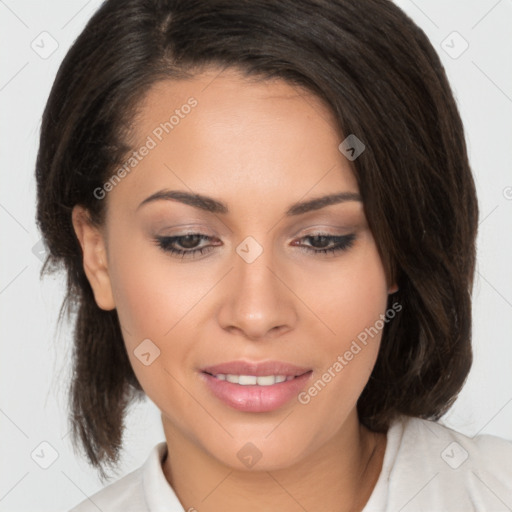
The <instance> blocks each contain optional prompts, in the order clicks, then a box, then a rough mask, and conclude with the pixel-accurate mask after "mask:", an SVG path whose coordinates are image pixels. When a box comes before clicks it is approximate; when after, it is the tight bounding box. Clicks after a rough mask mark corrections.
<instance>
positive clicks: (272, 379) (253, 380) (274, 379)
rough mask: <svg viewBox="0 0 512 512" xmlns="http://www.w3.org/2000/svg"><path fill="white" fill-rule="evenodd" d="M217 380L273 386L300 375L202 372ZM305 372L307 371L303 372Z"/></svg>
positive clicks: (244, 384) (240, 384)
mask: <svg viewBox="0 0 512 512" xmlns="http://www.w3.org/2000/svg"><path fill="white" fill-rule="evenodd" d="M204 373H206V374H207V375H210V376H212V377H214V378H216V379H218V380H225V381H227V382H231V384H238V385H239V386H273V385H274V384H280V383H281V382H286V381H290V380H293V379H296V378H297V377H300V376H301V375H304V374H301V375H259V376H258V375H236V374H232V373H227V374H226V373H218V374H217V375H214V374H211V373H208V372H204ZM304 373H307V372H304Z"/></svg>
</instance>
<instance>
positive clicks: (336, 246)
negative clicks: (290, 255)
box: [300, 233, 356, 254]
mask: <svg viewBox="0 0 512 512" xmlns="http://www.w3.org/2000/svg"><path fill="white" fill-rule="evenodd" d="M355 239H356V235H355V234H354V233H351V234H349V235H330V234H328V233H315V234H313V235H307V236H304V237H302V238H301V239H300V240H307V241H309V243H310V244H311V245H310V246H307V245H306V246H300V247H301V250H303V251H306V252H312V253H315V254H320V253H323V254H328V253H330V254H334V253H337V252H340V251H346V250H347V249H349V248H350V247H352V245H354V240H355Z"/></svg>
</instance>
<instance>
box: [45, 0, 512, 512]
mask: <svg viewBox="0 0 512 512" xmlns="http://www.w3.org/2000/svg"><path fill="white" fill-rule="evenodd" d="M36 174H37V184H38V213H37V218H38V224H39V227H40V229H41V231H42V234H43V236H44V239H45V242H46V244H47V246H48V248H49V251H50V254H49V257H48V260H47V262H46V264H45V269H46V270H48V269H51V268H56V265H58V264H62V265H64V267H65V269H66V271H67V275H68V293H67V297H66V300H65V303H64V305H67V306H69V307H71V308H72V309H73V310H74V311H76V314H77V316H76V329H75V339H74V342H75V353H74V370H75V371H74V376H73V381H72V384H71V389H70V399H71V405H72V417H71V424H72V428H73V435H74V440H75V443H76V444H77V445H78V444H80V445H81V446H82V447H83V449H84V452H85V455H86V457H87V458H88V460H89V461H90V463H91V464H92V465H94V466H95V467H97V468H98V470H99V471H100V473H101V475H102V476H103V477H105V476H106V473H105V467H106V466H109V465H110V466H111V467H114V466H115V464H116V462H117V461H118V457H119V452H120V449H121V448H122V433H123V420H124V416H125V413H126V411H127V409H128V407H129V405H130V403H131V402H132V401H133V400H136V399H142V398H143V397H144V396H148V397H149V398H150V399H151V400H152V401H153V402H154V403H155V404H156V405H157V406H158V407H159V409H160V410H161V413H162V414H161V417H162V425H163V429H164V433H165V442H161V443H159V444H158V445H157V446H155V448H154V449H153V451H152V452H151V454H150V455H149V457H148V459H147V461H146V463H145V464H144V465H143V466H142V467H141V468H139V469H138V470H136V471H134V472H133V473H130V474H129V475H126V476H125V477H123V478H121V479H120V480H119V481H117V482H115V483H113V484H111V485H109V486H108V487H106V488H105V489H104V490H102V491H100V492H99V493H97V494H96V495H94V496H91V497H90V498H88V499H86V500H84V501H83V502H82V503H80V504H79V505H78V506H77V507H76V508H74V509H73V510H75V511H80V512H82V511H88V510H97V509H98V508H99V509H100V510H105V511H106V510H109V511H117V510H119V511H121V510H122V511H143V510H167V511H182V510H200V511H210V510H211V511H217V510H222V511H231V510H244V511H256V510H258V511H260V510H278V509H279V510H282V511H288V510H290V511H291V510H310V511H313V510H322V511H335V510H336V511H349V510H350V511H361V510H364V511H365V512H368V511H382V510H386V511H387V510H389V511H391V510H392V511H396V510H404V511H412V510H443V511H450V510H486V511H488V510H501V509H500V508H499V507H502V509H503V510H506V508H503V506H507V505H506V504H507V503H508V504H511V503H512V484H511V482H512V463H511V461H512V443H510V442H508V441H505V440H503V439H499V438H497V437H494V436H489V435H482V436H478V437H476V438H474V439H471V438H468V437H466V436H464V435H462V434H460V433H458V432H455V431H453V430H451V429H449V428H447V427H444V426H442V425H440V424H438V423H436V420H438V419H439V418H440V417H441V416H442V415H443V414H444V413H445V412H446V411H447V410H448V409H449V407H450V406H451V405H452V404H453V402H454V400H455V399H456V397H457V394H458V393H459V391H460V389H461V388H462V386H463V384H464V381H465V379H466V377H467V374H468V372H469V369H470V366H471V361H472V355H471V287H472V283H473V273H474V265H475V236H476V230H477V219H478V207H477V200H476V194H475V188H474V183H473V179H472V176H471V170H470V167H469V163H468V158H467V152H466V146H465V142H464V132H463V127H462V123H461V120H460V116H459V114H458V111H457V108H456V105H455V102H454V99H453V96H452V93H451V91H450V87H449V84H448V82H447V79H446V76H445V73H444V70H443V67H442V65H441V63H440V61H439V58H438V57H437V55H436V53H435V51H434V49H433V48H432V47H431V45H430V43H429V42H428V39H427V38H426V36H425V35H424V34H423V32H422V31H421V30H420V29H419V28H418V27H417V26H416V25H414V23H413V22H412V21H411V20H410V19H409V18H408V17H407V16H406V15H405V14H404V13H403V12H401V11H400V10H399V9H398V8H397V7H396V6H394V5H393V4H392V3H391V2H388V1H384V0H378V1H377V0H364V1H359V2H348V1H342V0H337V1H334V2H333V1H329V2H327V1H323V0H300V1H297V0H294V1H292V0H284V1H281V0H280V1H272V2H268V1H263V0H261V1H260V0H258V1H250V2H249V1H237V2H234V1H232V0H224V1H222V0H209V1H206V0H202V1H194V2H191V1H184V0H181V1H179V0H175V1H161V2H158V1H154V2H149V1H142V0H131V1H123V2H121V1H119V0H113V1H112V0H107V1H106V2H105V3H104V4H103V6H102V7H101V8H100V10H99V11H98V12H97V13H96V14H95V15H94V17H93V18H92V19H91V21H90V22H89V23H88V25H87V27H86V28H85V29H84V31H83V32H82V34H81V35H80V37H79V38H78V39H77V41H76V42H75V43H74V45H73V47H72V48H71V50H70V51H69V53H68V54H67V56H66V58H65V60H64V62H63V64H62V66H61V68H60V70H59V73H58V76H57V78H56V81H55V84H54V87H53V89H52V92H51V94H50V98H49V101H48V104H47V107H46V110H45V113H44V118H43V124H42V130H41V144H40V149H39V154H38V161H37V170H36Z"/></svg>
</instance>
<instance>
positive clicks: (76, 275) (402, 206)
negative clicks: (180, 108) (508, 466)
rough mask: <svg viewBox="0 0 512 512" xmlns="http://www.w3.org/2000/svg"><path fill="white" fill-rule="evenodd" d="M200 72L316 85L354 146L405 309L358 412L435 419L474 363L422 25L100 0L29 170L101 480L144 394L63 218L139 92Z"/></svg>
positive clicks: (459, 223)
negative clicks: (359, 144)
mask: <svg viewBox="0 0 512 512" xmlns="http://www.w3.org/2000/svg"><path fill="white" fill-rule="evenodd" d="M209 66H213V67H218V68H219V69H222V68H235V69H237V70H240V71H242V72H243V73H244V74H245V76H247V77H253V78H254V79H261V80H265V79H270V78H279V79H282V80H285V81H287V82H288V83H289V84H292V85H294V86H297V87H302V88H304V89H305V90H307V91H310V92H312V93H314V94H315V95H317V97H319V98H321V99H322V100H323V101H325V104H326V105H327V106H328V107H329V109H330V110H331V111H332V113H333V115H334V118H335V120H336V122H337V123H338V128H339V130H340V133H342V134H344V136H348V135H349V134H356V136H357V137H358V138H359V139H361V140H362V141H363V142H364V144H365V145H366V150H365V151H364V153H363V154H362V155H361V156H359V158H357V159H356V160H354V161H353V162H351V166H352V169H353V172H354V173H355V176H356V179H357V183H358V185H359V189H360V194H361V196H362V198H363V204H364V209H365V214H366V217H367V219H368V223H369V226H370V229H371V231H372V233H373V236H374V238H375V241H376V244H377V247H378V250H379V253H380V255H381V258H382V261H383V264H384V267H385V269H386V274H387V276H388V279H389V282H396V283H397V284H398V286H399V290H398V291H397V292H396V293H394V294H392V295H390V297H389V300H390V301H391V300H392V301H393V302H399V303H400V304H401V305H402V311H401V313H400V314H399V315H397V316H396V317H395V318H394V319H393V320H392V321H391V322H389V323H387V324H386V326H385V328H384V331H383V334H382V341H381V347H380V352H379V354H378V358H377V361H376V364H375V367H374V369H373V373H372V374H371V377H370V379H369V381H368V383H367V385H366V387H365V388H364V390H363V392H362V394H361V396H360V398H359V400H358V403H357V408H358V414H359V418H360V421H361V423H363V424H364V425H366V426H367V427H368V428H370V429H371V430H374V431H381V432H384V431H386V430H387V428H388V427H389V425H390V423H391V421H392V420H393V418H395V417H396V416H397V415H399V414H405V415H410V416H415V417H420V418H426V419H434V420H436V419H439V418H440V417H441V416H442V415H443V414H444V413H445V412H446V411H447V410H448V408H449V407H450V406H451V405H452V403H453V402H454V400H455V398H456V397H457V395H458V393H459V391H460V389H461V388H462V386H463V384H464V382H465V379H466V377H467V374H468V372H469V370H470V367H471V363H472V351H471V291H472V286H473V275H474V266H475V238H476V231H477V220H478V205H477V199H476V192H475V186H474V182H473V178H472V175H471V169H470V166H469V162H468V156H467V149H466V143H465V139H464V131H463V126H462V122H461V119H460V115H459V113H458V109H457V106H456V103H455V100H454V97H453V94H452V91H451V89H450V86H449V83H448V80H447V77H446V74H445V71H444V68H443V66H442V64H441V62H440V59H439V57H438V55H437V54H436V52H435V50H434V48H433V47H432V45H431V44H430V42H429V40H428V38H427V37H426V35H425V34H424V32H423V31H422V30H421V29H420V28H419V27H418V26H417V25H416V24H415V23H414V22H413V21H412V20H411V19H410V18H409V17H408V16H407V15H406V14H405V13H404V12H402V11H401V10H400V9H399V8H398V7H397V6H395V5H394V4H393V3H392V2H390V1H388V0H357V1H351V0H273V1H272V0H107V1H105V2H104V3H103V4H102V6H101V7H100V9H99V10H98V11H97V12H96V13H95V15H94V16H93V17H92V19H91V20H90V21H89V23H88V24H87V26H86V27H85V29H84V30H83V32H82V33H81V34H80V35H79V37H78V38H77V40H76V41H75V42H74V44H73V45H72V47H71V49H70V50H69V52H68V53H67V55H66V57H65V59H64V61H63V62H62V65H61V66H60V69H59V71H58V74H57V77H56V79H55V82H54V84H53V88H52V90H51V93H50V96H49V99H48V103H47V105H46V108H45V111H44V115H43V119H42V126H41V138H40V147H39V152H38V156H37V163H36V178H37V223H38V227H39V229H40V231H41V232H42V235H43V239H44V242H45V244H46V246H47V248H48V256H47V259H46V261H45V264H44V266H43V268H42V270H41V276H43V275H44V274H45V273H51V272H53V271H55V270H57V269H59V268H62V267H64V269H65V271H66V273H67V293H66V297H65V299H64V302H63V304H62V307H61V310H60V314H59V321H61V320H62V315H63V311H64V310H67V311H68V313H70V312H73V313H76V316H75V318H74V322H75V324H74V325H75V330H74V334H73V337H74V340H73V341H74V345H73V347H74V348H73V375H72V381H71V384H70V387H69V399H70V405H71V413H70V424H71V427H72V438H73V444H74V447H75V449H76V447H77V446H78V445H79V444H81V448H82V449H83V450H84V451H85V455H86V457H87V458H88V460H89V462H90V463H91V464H92V465H93V466H95V467H96V468H97V469H98V470H99V471H100V473H101V476H102V478H103V477H104V476H105V473H104V471H103V465H106V464H108V465H117V463H118V462H119V451H120V449H121V448H122V437H123V431H124V420H125V413H126V411H127V408H128V406H129V405H130V403H131V402H132V401H133V400H135V399H137V398H141V397H143V396H144V392H143V390H142V388H141V386H140V384H139V382H138V381H137V378H136V377H135V374H134V372H133V370H132V368H131V365H130V362H129V359H128V356H127V353H126V348H125V345H124V342H123V337H122V332H121V329H120V325H119V320H118V316H117V313H116V311H115V310H113V311H104V310H102V309H100V308H99V307H98V306H97V305H96V303H95V301H94V296H93V293H92V290H91V287H90V285H89V282H88V280H87V278H86V276H85V273H84V269H83V266H82V252H81V247H80V244H79V242H78V240H77V237H76V235H75V232H74V230H73V226H72V222H71V211H72V208H73V207H74V206H75V205H77V204H80V205H83V206H85V207H86V208H87V209H88V211H89V213H90V217H91V220H92V221H93V222H94V223H95V224H97V225H101V223H102V222H103V221H104V218H105V204H106V200H101V199H98V198H97V197H96V195H95V194H94V190H95V189H97V188H98V187H101V186H102V184H104V183H105V182H106V181H107V179H108V178H109V177H110V176H112V172H113V170H114V169H115V168H116V167H117V166H118V165H119V164H120V163H121V162H122V161H123V160H124V159H126V154H127V153H128V151H130V148H129V135H130V131H129V127H130V125H131V123H132V122H133V119H134V116H135V115H136V112H137V107H138V105H140V102H141V99H142V98H143V97H144V94H145V93H146V92H147V91H148V89H149V87H150V86H151V85H153V84H154V83H155V82H157V81H159V80H173V79H180V78H186V77H193V76H194V75H195V74H196V73H199V72H200V71H201V70H202V69H206V67H209ZM340 142H341V141H340ZM340 158H343V156H342V155H341V154H340Z"/></svg>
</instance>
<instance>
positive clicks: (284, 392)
mask: <svg viewBox="0 0 512 512" xmlns="http://www.w3.org/2000/svg"><path fill="white" fill-rule="evenodd" d="M312 373H313V372H312V371H309V372H307V373H304V374H303V375H300V376H299V377H295V378H294V379H292V380H287V381H284V382H279V383H276V384H272V385H271V386H257V385H250V386H242V385H240V384H233V383H232V382H228V381H227V380H219V379H217V378H215V377H214V376H213V375H210V374H208V373H204V372H202V373H201V375H202V376H203V378H204V380H205V382H206V385H207V386H208V388H209V389H210V391H211V392H212V393H213V394H214V395H215V396H216V397H217V398H218V399H219V400H222V401H223V402H224V403H225V404H226V405H229V406H230V407H232V408H233V409H237V410H239V411H244V412H268V411H274V410H276V409H279V408H280V407H282V406H283V405H284V404H286V403H287V402H289V401H290V400H291V399H292V398H293V397H296V396H297V395H298V394H299V393H300V391H301V390H302V389H303V388H304V386H305V384H306V382H307V381H308V379H309V378H310V377H311V375H312Z"/></svg>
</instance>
